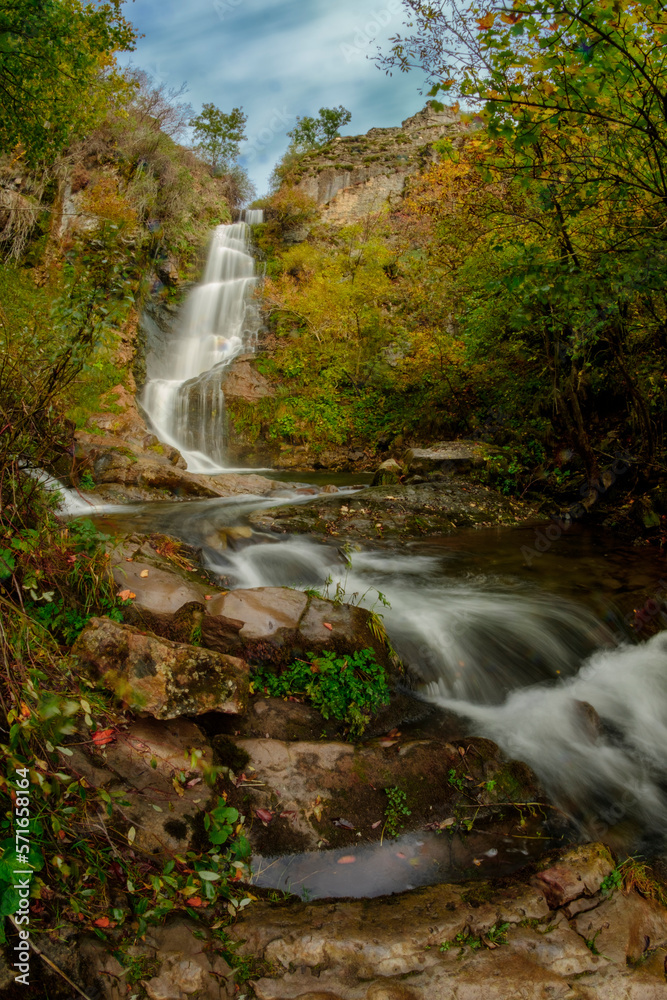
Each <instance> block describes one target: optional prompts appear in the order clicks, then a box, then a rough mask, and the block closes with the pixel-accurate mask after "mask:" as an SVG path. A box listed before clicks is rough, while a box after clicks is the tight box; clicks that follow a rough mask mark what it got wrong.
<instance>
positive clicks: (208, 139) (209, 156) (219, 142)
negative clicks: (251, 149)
mask: <svg viewBox="0 0 667 1000" xmlns="http://www.w3.org/2000/svg"><path fill="white" fill-rule="evenodd" d="M247 120H248V116H247V115H245V114H244V113H243V110H242V109H241V108H232V110H231V111H230V112H229V113H226V112H224V111H221V110H220V108H216V106H215V104H210V103H209V104H204V106H203V107H202V110H201V112H200V114H198V115H197V116H196V118H193V119H192V121H191V122H190V124H191V126H192V127H193V130H194V140H195V146H196V148H197V150H198V151H199V153H200V155H201V156H202V157H203V158H204V160H205V161H206V163H208V165H209V167H210V168H211V170H212V171H213V173H214V174H217V175H220V174H222V173H223V172H224V171H225V169H229V168H230V167H231V165H232V162H233V161H234V160H235V159H236V158H237V157H238V155H239V145H240V143H241V142H243V140H244V139H245V138H246V136H245V132H244V129H245V125H246V122H247Z"/></svg>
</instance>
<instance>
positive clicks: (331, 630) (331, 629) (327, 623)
mask: <svg viewBox="0 0 667 1000" xmlns="http://www.w3.org/2000/svg"><path fill="white" fill-rule="evenodd" d="M322 624H323V625H324V627H325V628H328V629H329V631H330V632H333V625H330V624H329V622H322Z"/></svg>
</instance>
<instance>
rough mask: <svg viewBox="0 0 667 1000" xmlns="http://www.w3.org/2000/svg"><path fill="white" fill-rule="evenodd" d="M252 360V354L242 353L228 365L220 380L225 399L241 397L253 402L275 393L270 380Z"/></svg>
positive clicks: (247, 401)
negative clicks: (259, 370)
mask: <svg viewBox="0 0 667 1000" xmlns="http://www.w3.org/2000/svg"><path fill="white" fill-rule="evenodd" d="M253 361H254V355H252V354H243V355H241V357H240V358H237V359H236V361H234V362H233V363H232V364H231V365H230V366H229V368H228V369H227V371H226V374H225V375H224V377H223V379H222V382H221V388H222V390H223V392H224V394H225V399H226V400H229V399H243V400H244V401H245V402H246V403H253V402H255V400H257V399H264V398H265V397H266V396H273V395H274V394H275V390H274V389H273V387H272V386H271V384H270V382H269V381H268V380H267V379H265V378H264V376H263V375H262V374H261V372H258V371H257V369H256V368H255V367H254V366H253V364H252V362H253Z"/></svg>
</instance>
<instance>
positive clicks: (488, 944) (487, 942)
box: [482, 937, 498, 950]
mask: <svg viewBox="0 0 667 1000" xmlns="http://www.w3.org/2000/svg"><path fill="white" fill-rule="evenodd" d="M482 942H483V943H484V944H485V945H486V947H487V948H491V949H492V950H493V948H497V947H498V945H497V944H494V943H493V941H489V939H488V938H487V937H483V938H482Z"/></svg>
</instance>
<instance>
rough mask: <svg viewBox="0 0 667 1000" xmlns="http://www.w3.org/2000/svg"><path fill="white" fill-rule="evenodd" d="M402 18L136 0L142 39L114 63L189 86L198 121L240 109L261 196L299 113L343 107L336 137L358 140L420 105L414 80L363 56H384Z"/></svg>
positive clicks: (338, 10)
mask: <svg viewBox="0 0 667 1000" xmlns="http://www.w3.org/2000/svg"><path fill="white" fill-rule="evenodd" d="M402 11H403V7H402V4H401V0H335V2H333V3H332V2H331V0H286V2H283V0H186V2H183V0H135V2H134V3H126V6H125V13H126V16H127V17H128V18H129V19H130V20H131V21H132V23H133V24H134V26H135V28H136V29H137V31H138V32H139V33H140V34H142V35H143V36H144V37H143V38H140V39H139V41H138V43H137V47H136V50H135V51H134V52H133V53H131V55H130V56H129V57H127V56H125V57H124V58H123V59H122V60H121V62H122V63H123V64H124V65H127V64H128V63H132V64H133V65H135V66H138V67H140V68H141V69H144V70H147V71H148V72H149V73H150V74H151V75H152V76H153V77H154V78H155V79H156V81H158V82H161V83H165V84H166V85H167V86H168V87H174V88H178V87H180V86H181V84H182V83H184V82H185V83H187V85H188V92H187V95H186V97H185V99H186V100H188V101H189V102H190V103H191V104H192V106H193V108H194V109H195V113H198V112H199V111H200V109H201V106H202V104H203V103H205V102H212V103H213V104H215V105H217V106H218V107H219V108H220V109H221V110H222V111H225V112H229V111H231V109H232V108H233V107H239V106H240V107H242V108H243V110H244V111H245V113H246V114H247V116H248V124H247V126H246V135H247V136H248V141H247V142H245V143H243V145H242V148H241V163H242V164H243V166H245V167H246V169H247V170H248V173H249V175H250V178H251V180H252V181H253V183H254V184H255V187H256V188H257V193H258V195H260V196H261V195H263V194H265V193H266V192H267V189H268V178H269V175H270V174H271V171H272V169H273V167H274V165H275V163H276V162H277V161H278V159H279V158H280V156H281V155H282V153H283V152H284V150H285V148H286V147H287V144H288V142H289V140H288V139H287V137H286V133H287V132H288V131H289V129H291V128H292V127H293V126H294V124H295V122H296V117H297V115H315V116H316V115H317V112H318V111H319V109H320V108H321V107H337V106H338V105H339V104H342V105H344V107H346V108H347V109H348V110H349V111H351V112H352V120H351V122H350V124H349V125H348V126H347V127H346V128H345V129H343V130H342V134H347V135H358V134H360V133H362V132H366V131H368V129H369V128H373V127H387V126H392V125H400V123H401V121H402V120H404V119H405V118H408V117H409V116H410V115H413V114H415V113H416V112H417V111H418V110H419V109H420V108H421V107H423V106H424V104H425V101H426V98H425V97H423V96H422V95H421V94H420V93H419V88H420V85H421V82H422V81H421V79H420V77H419V76H418V75H417V74H413V73H410V74H401V73H399V74H394V76H392V77H388V76H385V74H384V72H383V71H382V70H379V69H377V67H376V66H375V65H374V63H373V62H371V61H370V60H369V59H367V58H366V56H367V55H370V56H373V55H374V54H375V52H376V46H377V45H378V44H380V45H381V46H383V47H384V48H385V49H387V48H388V46H387V44H386V42H387V40H388V39H389V38H390V37H391V36H392V35H393V34H395V33H396V32H399V31H401V28H402V22H403V16H402ZM383 43H384V45H383Z"/></svg>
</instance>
